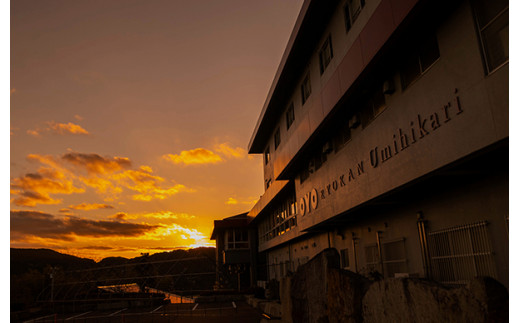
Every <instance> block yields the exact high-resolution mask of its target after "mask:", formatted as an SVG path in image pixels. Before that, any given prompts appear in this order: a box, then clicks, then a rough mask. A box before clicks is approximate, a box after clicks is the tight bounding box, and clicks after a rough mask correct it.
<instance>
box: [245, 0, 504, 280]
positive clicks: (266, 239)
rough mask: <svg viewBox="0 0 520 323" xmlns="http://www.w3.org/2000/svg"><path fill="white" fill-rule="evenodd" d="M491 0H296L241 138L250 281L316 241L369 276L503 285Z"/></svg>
mask: <svg viewBox="0 0 520 323" xmlns="http://www.w3.org/2000/svg"><path fill="white" fill-rule="evenodd" d="M508 15H509V4H508V2H507V1H503V0H475V1H469V0H453V1H442V0H441V1H432V0H330V1H319V0H306V1H304V4H303V7H302V9H301V12H300V14H299V16H298V18H297V21H296V25H295V27H294V30H293V32H292V34H291V36H290V39H289V42H288V45H287V48H286V50H285V52H284V54H283V57H282V60H281V63H280V65H279V68H278V70H277V72H276V75H275V78H274V81H273V83H272V86H271V88H270V91H269V93H268V96H267V99H266V101H265V104H264V106H263V108H262V111H261V114H260V117H259V119H258V122H257V124H256V127H255V129H254V132H253V135H252V137H251V140H250V143H249V147H248V149H249V153H250V154H263V156H264V179H265V193H264V194H263V195H262V197H261V198H260V200H259V201H258V202H257V204H256V205H255V206H254V207H253V209H252V210H251V211H250V212H249V216H250V217H251V218H252V221H251V225H254V226H255V227H256V228H257V230H258V257H259V263H262V261H264V262H265V266H262V265H258V266H257V268H256V270H257V274H258V279H260V280H261V279H265V280H270V279H277V280H279V279H280V278H281V277H282V276H283V275H285V274H286V273H287V272H288V271H295V270H296V269H297V267H298V266H299V265H301V264H303V263H305V262H306V261H307V260H308V259H310V258H312V257H313V256H314V255H316V254H317V253H319V252H320V251H322V250H324V249H325V248H329V247H330V248H336V249H337V250H338V252H339V254H340V256H341V265H342V267H343V268H346V269H349V270H352V271H355V272H359V273H365V274H370V273H372V274H378V275H382V276H384V277H399V276H401V277H403V276H404V277H407V276H409V277H426V278H431V279H435V280H437V281H439V282H443V283H446V284H453V285H458V284H464V283H465V282H467V281H468V280H469V279H471V278H473V277H475V276H481V275H486V276H491V277H494V278H496V279H497V280H498V281H500V282H501V283H502V284H504V285H505V286H508V281H509V279H508V276H509V273H508V266H509V258H508V253H509V251H508V240H509V238H508V234H509V232H508V227H509V223H508V221H509V220H508V219H509V218H508V212H509V209H508V194H509V192H508V176H509V175H508V154H509V150H508V140H509V130H508V121H509V117H508V105H509V103H508V91H509V89H508V87H509V83H508V77H509V75H508V73H509V58H508V55H509V54H508V53H509V49H508V37H509V34H508V32H509V18H508Z"/></svg>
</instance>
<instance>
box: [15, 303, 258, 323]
mask: <svg viewBox="0 0 520 323" xmlns="http://www.w3.org/2000/svg"><path fill="white" fill-rule="evenodd" d="M263 318H265V317H264V316H263V315H262V312H260V311H259V310H258V309H255V308H253V307H251V306H250V305H248V304H247V303H246V302H235V303H233V302H220V303H207V304H168V305H163V306H157V307H154V308H134V309H126V308H121V309H117V310H107V311H90V312H78V313H66V314H50V315H47V316H40V317H35V318H33V319H31V320H25V321H17V320H14V321H13V320H11V321H12V322H35V323H36V322H38V323H43V322H49V323H50V322H71V323H72V322H75V323H83V322H84V323H94V322H96V323H97V322H99V323H116V322H118V323H119V322H124V323H137V322H142V323H150V322H151V323H153V322H157V323H161V322H165V323H166V322H177V323H191V322H194V323H195V322H215V323H220V322H240V323H249V322H255V323H257V322H260V321H261V320H262V319H263Z"/></svg>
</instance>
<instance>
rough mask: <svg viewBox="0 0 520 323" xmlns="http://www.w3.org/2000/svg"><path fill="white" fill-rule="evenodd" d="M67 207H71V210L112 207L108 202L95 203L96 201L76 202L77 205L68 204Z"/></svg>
mask: <svg viewBox="0 0 520 323" xmlns="http://www.w3.org/2000/svg"><path fill="white" fill-rule="evenodd" d="M69 208H71V209H73V210H85V211H90V210H99V209H113V208H114V207H113V206H112V205H108V204H97V203H94V204H88V203H81V204H77V205H69Z"/></svg>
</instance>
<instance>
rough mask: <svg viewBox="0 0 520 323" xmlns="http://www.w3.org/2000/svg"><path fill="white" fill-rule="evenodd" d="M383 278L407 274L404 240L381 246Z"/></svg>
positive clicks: (389, 242) (384, 243) (388, 242)
mask: <svg viewBox="0 0 520 323" xmlns="http://www.w3.org/2000/svg"><path fill="white" fill-rule="evenodd" d="M381 249H382V253H383V268H384V270H383V271H384V273H385V277H394V276H395V274H396V273H407V272H408V266H407V260H406V250H405V247H404V238H403V239H398V240H394V241H387V242H383V243H382V244H381Z"/></svg>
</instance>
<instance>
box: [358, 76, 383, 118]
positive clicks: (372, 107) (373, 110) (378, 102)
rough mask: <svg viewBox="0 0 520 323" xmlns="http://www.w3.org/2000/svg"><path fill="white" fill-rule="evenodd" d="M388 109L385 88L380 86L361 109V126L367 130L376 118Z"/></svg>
mask: <svg viewBox="0 0 520 323" xmlns="http://www.w3.org/2000/svg"><path fill="white" fill-rule="evenodd" d="M385 108H386V100H385V94H384V93H383V86H382V85H381V86H379V87H378V88H377V89H376V90H375V91H373V92H372V94H371V95H370V97H369V98H368V100H366V102H365V103H364V105H363V108H362V109H361V125H362V126H363V128H365V127H366V126H367V125H368V124H369V123H370V122H371V121H372V120H374V118H375V117H377V116H378V115H379V114H380V113H381V112H383V110H384V109H385Z"/></svg>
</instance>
